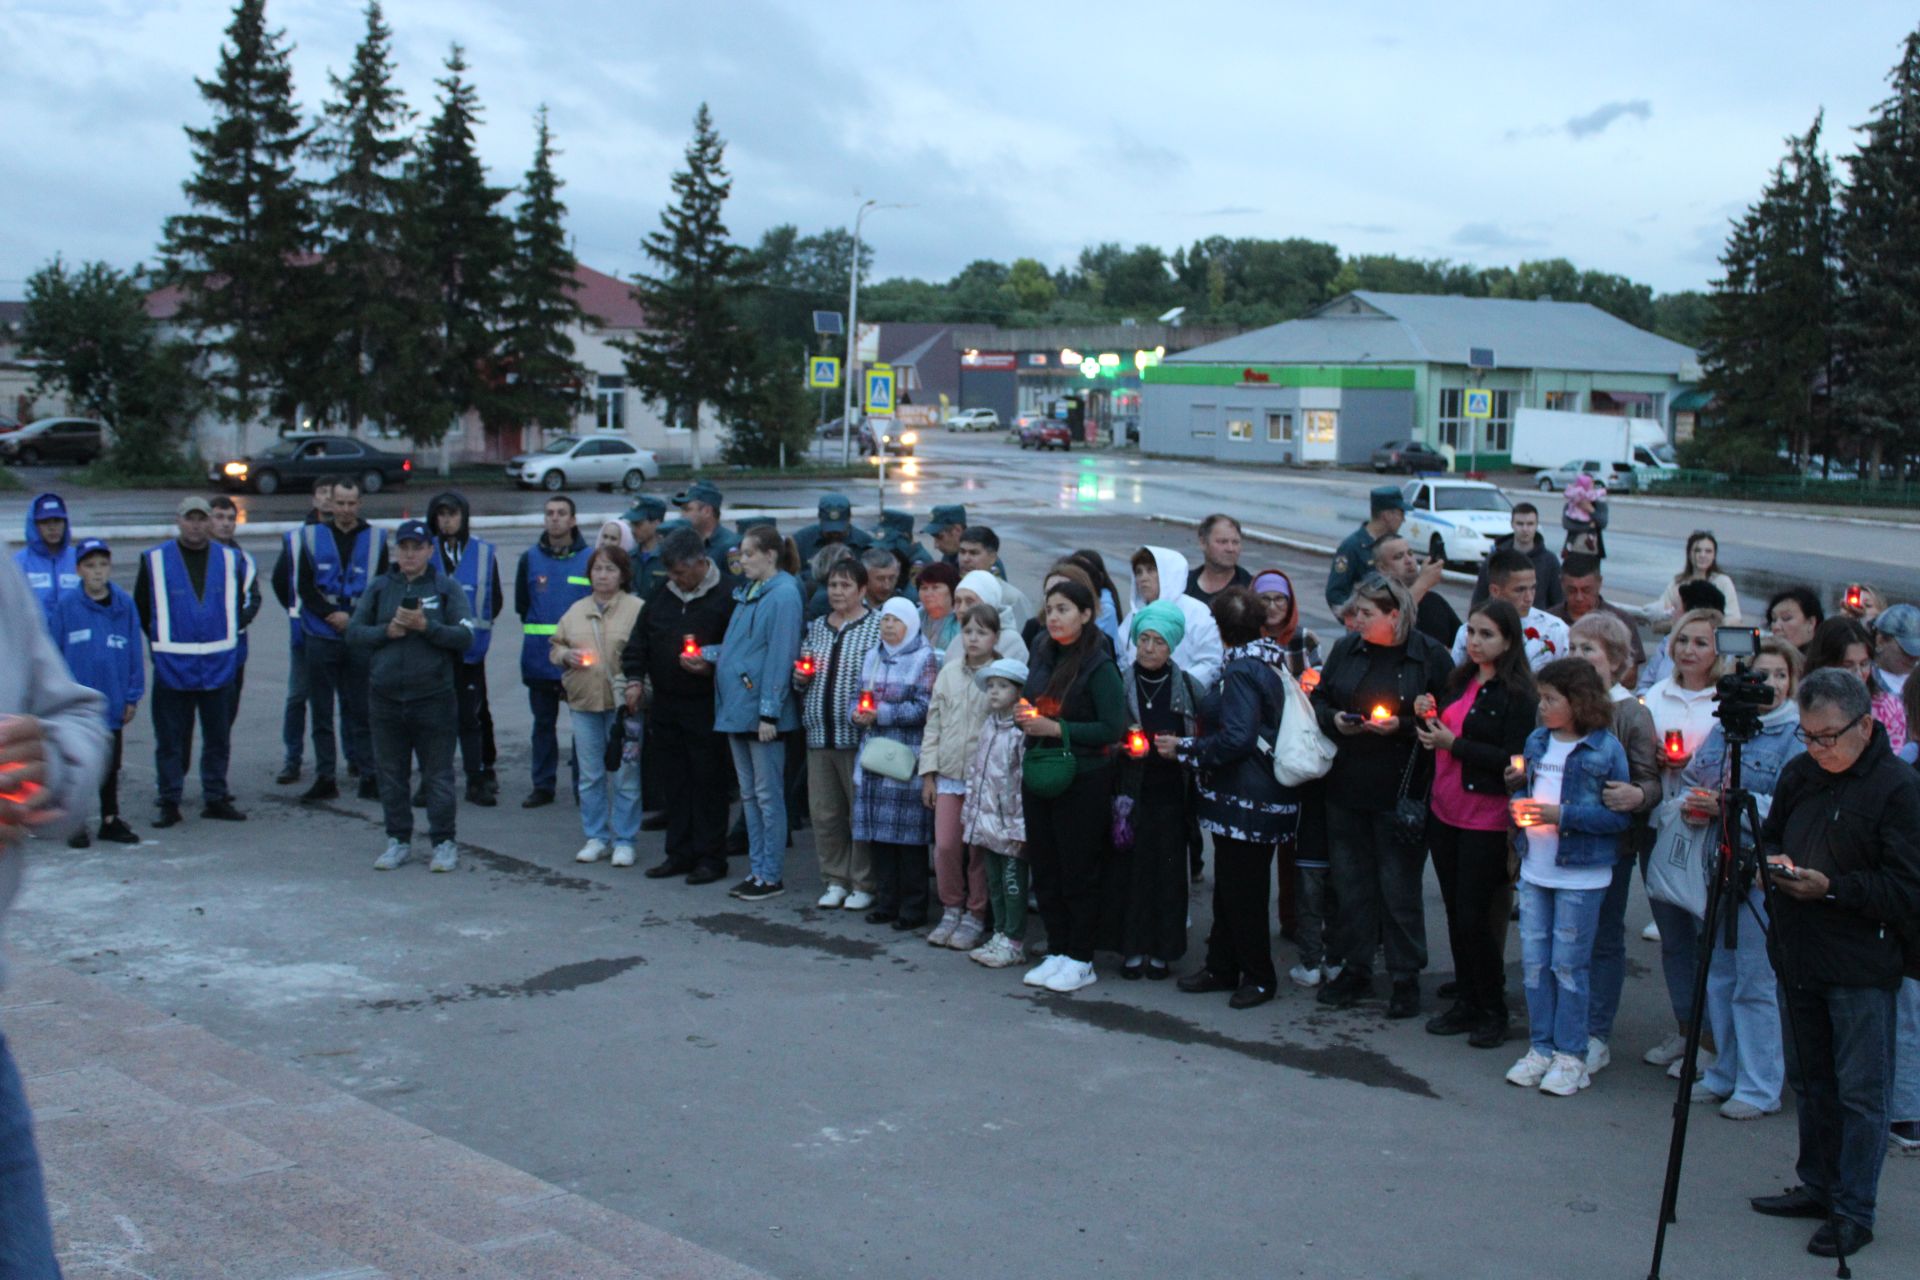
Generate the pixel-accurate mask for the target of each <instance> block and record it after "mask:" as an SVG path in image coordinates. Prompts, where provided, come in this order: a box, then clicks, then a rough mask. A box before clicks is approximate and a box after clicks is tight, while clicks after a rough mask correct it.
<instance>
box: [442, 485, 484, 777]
mask: <svg viewBox="0 0 1920 1280" xmlns="http://www.w3.org/2000/svg"><path fill="white" fill-rule="evenodd" d="M427 521H428V524H429V525H430V526H431V527H432V529H433V532H434V534H435V538H436V540H435V543H434V550H435V553H436V555H437V557H438V560H439V565H440V570H441V572H443V573H445V574H446V575H447V576H448V577H450V578H452V579H453V580H454V581H455V582H457V583H459V584H460V589H461V590H462V591H463V592H465V593H466V597H467V616H468V617H469V618H471V619H472V621H473V645H472V647H471V648H469V649H468V650H467V651H466V653H464V654H463V655H461V662H460V664H459V666H458V667H456V668H455V670H454V673H453V687H454V693H455V695H456V697H457V698H458V700H459V705H460V764H461V766H462V768H464V769H465V771H466V775H467V801H468V803H470V804H477V805H483V806H485V807H487V808H489V809H490V808H492V807H493V806H494V805H495V804H496V803H498V801H499V799H500V780H499V778H498V777H496V776H495V775H494V771H493V763H494V760H495V759H496V758H497V757H498V754H499V753H498V751H497V750H496V749H495V747H494V742H493V710H492V708H491V707H489V706H488V704H487V650H488V648H489V647H491V645H492V643H493V620H494V619H495V618H497V617H499V616H500V555H499V552H498V551H497V550H495V548H494V545H493V544H492V543H491V542H488V541H487V540H486V539H485V538H476V537H474V536H473V513H472V511H471V509H470V508H469V507H468V506H467V500H466V499H465V498H464V497H462V496H461V495H459V494H458V493H443V494H441V495H439V496H438V497H436V498H435V499H434V500H433V501H432V502H431V503H429V504H428V505H427Z"/></svg>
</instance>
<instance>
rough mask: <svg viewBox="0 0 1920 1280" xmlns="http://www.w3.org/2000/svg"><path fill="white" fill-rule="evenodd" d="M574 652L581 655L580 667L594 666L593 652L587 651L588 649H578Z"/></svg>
mask: <svg viewBox="0 0 1920 1280" xmlns="http://www.w3.org/2000/svg"><path fill="white" fill-rule="evenodd" d="M574 652H576V653H578V654H579V655H580V665H581V666H583V667H590V666H592V665H593V653H592V652H591V651H590V650H587V649H576V650H575V651H574Z"/></svg>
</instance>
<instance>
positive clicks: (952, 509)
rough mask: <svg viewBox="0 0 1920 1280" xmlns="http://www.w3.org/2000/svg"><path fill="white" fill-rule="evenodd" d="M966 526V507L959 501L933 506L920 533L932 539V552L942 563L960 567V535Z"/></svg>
mask: <svg viewBox="0 0 1920 1280" xmlns="http://www.w3.org/2000/svg"><path fill="white" fill-rule="evenodd" d="M966 527H967V509H966V508H965V507H963V506H961V505H960V504H959V503H957V502H956V503H951V504H949V505H947V506H944V507H935V508H934V509H933V514H932V515H931V516H928V517H927V525H926V527H925V528H924V529H922V530H920V532H921V534H922V535H924V536H926V537H929V538H932V539H933V554H934V555H936V556H938V557H939V559H940V562H941V563H942V564H950V565H952V566H953V567H954V568H956V569H957V568H959V567H960V535H961V534H962V533H963V532H965V530H966Z"/></svg>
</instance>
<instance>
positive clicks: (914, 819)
mask: <svg viewBox="0 0 1920 1280" xmlns="http://www.w3.org/2000/svg"><path fill="white" fill-rule="evenodd" d="M938 674H939V663H938V661H937V659H936V658H935V656H934V651H933V647H932V646H931V645H929V644H928V643H927V640H926V637H925V636H923V635H921V634H920V613H919V611H918V610H917V609H915V608H914V607H913V606H912V605H910V604H908V603H907V602H906V601H905V600H903V599H902V598H900V597H899V596H895V597H893V598H892V599H891V600H889V601H887V602H886V604H884V605H882V606H881V607H880V643H879V644H878V645H876V646H875V647H874V648H873V649H872V650H871V651H870V652H869V653H868V654H867V660H866V664H865V665H864V666H863V667H862V668H861V672H860V697H859V700H858V701H857V702H856V703H855V704H854V712H853V714H852V715H851V716H850V717H848V718H849V719H851V720H852V721H853V723H854V724H855V725H856V726H858V728H859V729H860V731H861V732H860V748H859V749H860V755H859V757H858V759H859V761H860V763H859V764H857V765H856V766H855V768H854V775H853V838H854V839H855V840H864V841H866V842H867V844H868V846H869V847H870V848H871V849H872V851H873V872H874V880H875V882H876V885H877V888H878V893H877V894H876V895H875V898H876V900H875V902H874V909H873V910H872V911H871V912H869V913H868V914H867V920H868V922H869V923H872V924H891V925H892V926H893V927H894V928H895V929H900V930H903V931H904V930H907V929H917V928H919V927H920V926H921V925H923V924H925V923H926V922H927V843H928V842H929V841H930V840H932V839H933V811H932V810H931V809H929V808H927V806H926V804H925V802H924V801H922V799H921V796H920V785H921V784H920V778H919V776H918V775H919V763H918V762H919V754H920V739H921V733H922V731H923V730H924V729H925V727H926V723H927V708H928V706H929V705H930V704H931V703H932V701H933V682H934V678H935V677H936V676H937V675H938ZM875 739H888V740H891V741H893V742H897V743H900V744H902V745H903V746H905V747H906V748H907V749H908V750H909V751H911V752H912V753H913V757H914V767H913V769H912V770H911V771H910V772H909V773H908V774H907V776H906V777H905V778H891V777H886V776H883V775H882V774H879V773H876V772H874V771H873V770H871V769H869V768H867V767H866V760H867V755H868V753H867V747H868V744H869V743H870V742H872V741H873V740H875Z"/></svg>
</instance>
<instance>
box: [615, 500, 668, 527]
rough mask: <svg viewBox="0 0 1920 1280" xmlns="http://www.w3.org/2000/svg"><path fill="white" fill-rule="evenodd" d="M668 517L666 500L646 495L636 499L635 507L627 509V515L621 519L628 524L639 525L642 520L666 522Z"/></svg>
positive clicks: (634, 501)
mask: <svg viewBox="0 0 1920 1280" xmlns="http://www.w3.org/2000/svg"><path fill="white" fill-rule="evenodd" d="M666 516H667V504H666V500H665V499H663V498H656V497H654V496H653V495H651V494H646V495H643V496H641V497H638V498H635V499H634V500H633V505H632V506H631V507H628V508H627V514H626V515H624V516H621V517H620V518H621V519H622V520H625V521H626V522H627V523H628V524H638V523H639V522H640V521H642V520H664V519H666Z"/></svg>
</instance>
